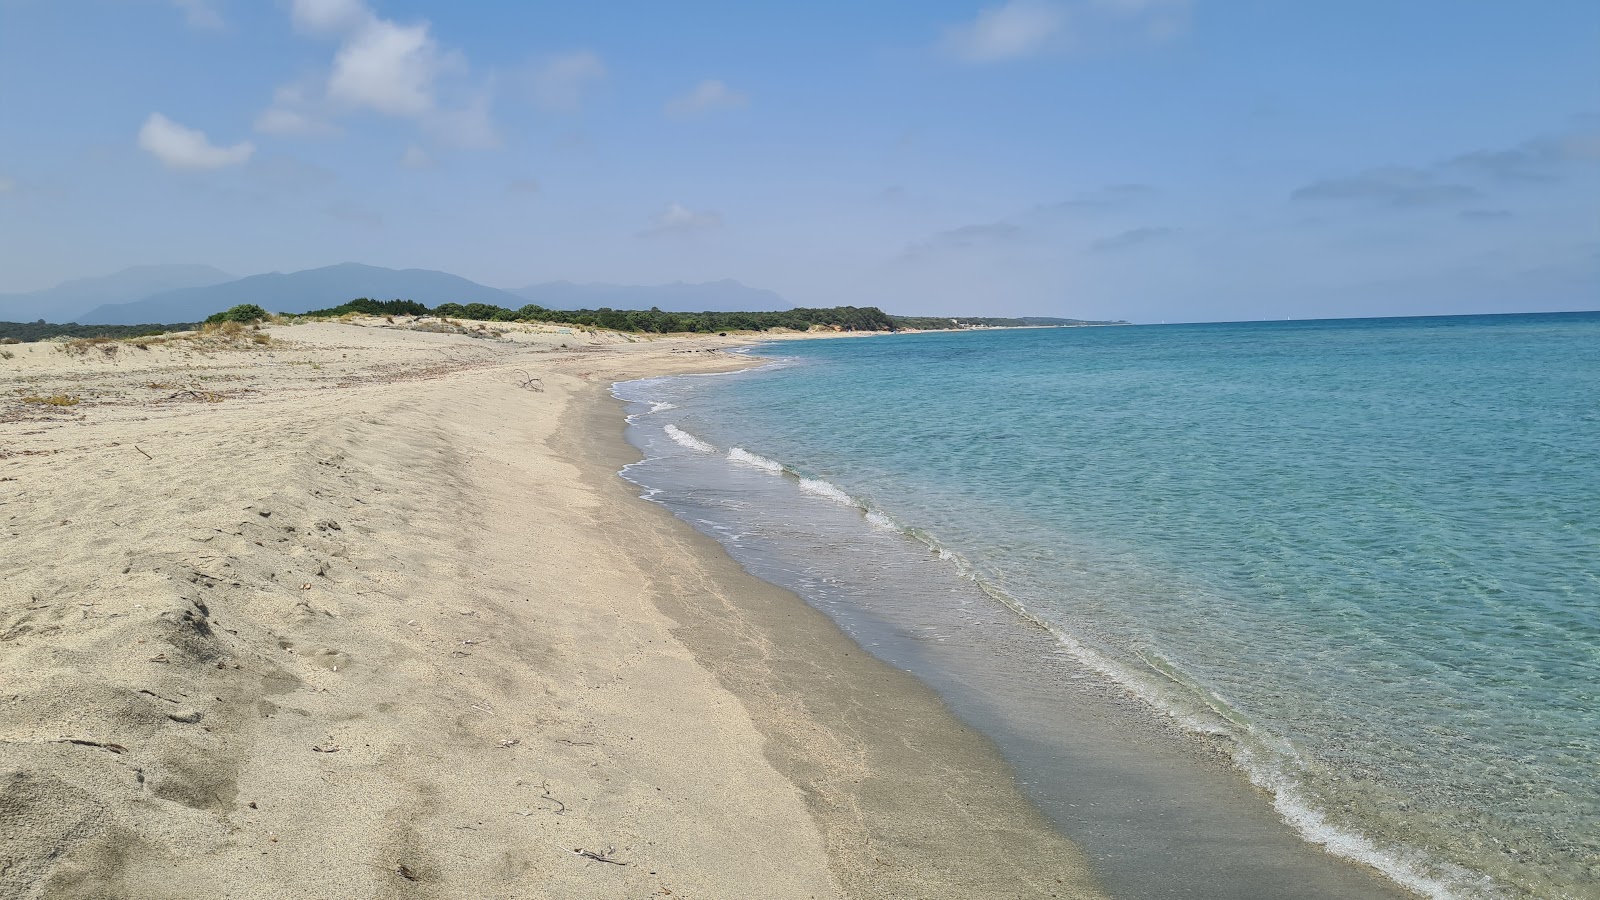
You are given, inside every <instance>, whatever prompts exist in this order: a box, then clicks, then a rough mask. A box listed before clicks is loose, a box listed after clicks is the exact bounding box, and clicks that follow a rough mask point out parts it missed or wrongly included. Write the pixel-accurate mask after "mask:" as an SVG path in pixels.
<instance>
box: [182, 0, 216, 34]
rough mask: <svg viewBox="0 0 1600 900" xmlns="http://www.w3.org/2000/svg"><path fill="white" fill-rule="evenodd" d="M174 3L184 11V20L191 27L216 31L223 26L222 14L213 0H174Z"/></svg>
mask: <svg viewBox="0 0 1600 900" xmlns="http://www.w3.org/2000/svg"><path fill="white" fill-rule="evenodd" d="M172 5H173V6H176V7H177V8H178V9H180V10H182V11H183V20H184V21H185V22H188V23H189V27H190V28H204V29H207V30H213V31H214V30H216V29H219V28H222V27H223V22H222V14H221V13H219V12H217V10H216V8H215V7H213V6H212V5H211V0H172Z"/></svg>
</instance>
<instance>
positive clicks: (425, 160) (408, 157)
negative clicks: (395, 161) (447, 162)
mask: <svg viewBox="0 0 1600 900" xmlns="http://www.w3.org/2000/svg"><path fill="white" fill-rule="evenodd" d="M436 165H438V163H436V162H434V160H433V157H431V156H429V155H428V151H426V150H424V149H422V148H421V147H418V146H417V145H416V144H412V145H411V146H409V147H407V148H406V152H405V153H402V154H400V167H401V168H404V169H431V168H433V167H434V166H436Z"/></svg>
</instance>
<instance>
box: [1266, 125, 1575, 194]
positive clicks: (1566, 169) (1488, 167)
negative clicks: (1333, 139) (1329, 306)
mask: <svg viewBox="0 0 1600 900" xmlns="http://www.w3.org/2000/svg"><path fill="white" fill-rule="evenodd" d="M1596 164H1600V129H1594V128H1592V127H1591V128H1586V129H1580V130H1574V131H1570V132H1567V133H1565V134H1560V135H1557V136H1554V137H1549V136H1546V137H1539V138H1534V139H1532V140H1527V141H1523V142H1522V143H1520V144H1518V145H1516V146H1514V147H1509V148H1498V149H1484V150H1473V151H1470V152H1468V153H1461V154H1458V155H1456V156H1453V157H1450V158H1448V159H1445V160H1441V161H1438V162H1434V163H1431V164H1428V165H1423V166H1378V167H1375V168H1370V169H1367V170H1365V171H1362V172H1357V173H1355V174H1353V175H1342V176H1335V177H1331V178H1323V179H1320V180H1317V181H1313V182H1311V183H1310V184H1307V185H1305V186H1303V187H1301V188H1299V189H1297V190H1295V191H1294V192H1293V193H1292V194H1291V195H1290V198H1291V199H1292V200H1295V201H1296V202H1302V203H1304V202H1328V201H1334V202H1344V203H1348V204H1355V205H1365V206H1368V207H1373V208H1381V209H1391V210H1403V209H1422V208H1430V207H1450V206H1460V205H1462V204H1466V203H1470V202H1473V201H1476V200H1481V199H1482V198H1483V197H1484V194H1485V192H1486V191H1494V190H1498V189H1504V188H1515V187H1518V186H1525V185H1538V184H1551V183H1556V182H1559V181H1562V180H1564V179H1566V178H1567V177H1569V176H1571V175H1572V174H1573V173H1574V172H1575V171H1576V170H1578V169H1580V168H1583V167H1589V166H1594V165H1596Z"/></svg>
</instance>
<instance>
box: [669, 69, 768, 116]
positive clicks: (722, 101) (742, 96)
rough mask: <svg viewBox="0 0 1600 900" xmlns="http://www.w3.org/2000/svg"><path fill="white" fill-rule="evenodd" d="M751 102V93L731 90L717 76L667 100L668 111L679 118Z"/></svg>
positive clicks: (734, 107) (736, 106) (733, 107)
mask: <svg viewBox="0 0 1600 900" xmlns="http://www.w3.org/2000/svg"><path fill="white" fill-rule="evenodd" d="M749 102H750V95H749V94H746V93H743V92H741V91H735V90H731V89H730V88H729V87H728V86H727V85H726V84H723V83H722V82H720V81H718V80H717V79H715V78H708V79H706V80H705V81H702V82H700V83H699V84H697V85H695V87H694V90H692V91H690V92H689V93H687V94H684V95H683V96H681V97H675V98H673V99H672V100H669V101H667V107H666V112H667V115H669V116H677V117H679V118H682V117H686V116H694V115H700V114H702V113H708V112H712V111H714V110H719V109H737V108H739V107H741V106H744V105H746V104H748V103H749Z"/></svg>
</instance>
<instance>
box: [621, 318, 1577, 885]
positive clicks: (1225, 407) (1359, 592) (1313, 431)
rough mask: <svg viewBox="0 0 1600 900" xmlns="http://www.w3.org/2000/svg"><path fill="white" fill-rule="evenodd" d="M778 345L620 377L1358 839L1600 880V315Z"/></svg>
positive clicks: (1466, 873)
mask: <svg viewBox="0 0 1600 900" xmlns="http://www.w3.org/2000/svg"><path fill="white" fill-rule="evenodd" d="M759 352H760V353H762V354H763V355H768V356H773V357H775V358H779V359H780V360H781V361H780V363H779V364H777V365H774V366H772V367H769V368H766V369H761V370H757V371H753V372H748V373H743V374H739V375H736V376H728V377H699V378H680V379H666V380H662V379H657V380H652V381H649V382H643V383H635V384H633V385H630V386H626V388H625V389H624V390H623V391H622V393H623V396H625V397H628V398H630V399H635V400H638V401H641V402H651V401H653V402H655V403H656V404H657V406H656V407H655V411H654V412H649V413H642V414H640V415H638V416H636V417H635V427H636V428H638V429H643V430H647V431H650V433H651V434H653V435H656V436H657V437H658V438H660V439H659V440H657V441H656V442H655V446H657V450H658V452H657V455H658V456H663V457H667V458H669V461H670V458H672V457H674V456H677V457H681V458H682V459H683V460H684V461H685V464H687V463H688V461H691V460H693V461H695V464H696V465H702V466H705V465H711V464H713V462H714V464H715V465H720V466H726V467H729V470H730V471H733V470H734V469H738V470H739V471H740V472H741V473H744V475H745V476H748V475H749V474H750V473H756V474H761V473H762V470H761V469H760V468H758V467H756V466H759V465H760V464H764V463H768V462H772V463H777V464H779V465H781V467H782V468H781V470H780V469H777V468H775V467H771V466H769V468H772V473H771V474H770V475H769V476H767V477H772V478H786V479H788V480H789V481H791V482H792V483H793V485H794V488H795V491H794V493H796V494H799V493H802V492H805V493H808V494H809V495H811V497H812V498H813V499H815V498H816V497H824V498H827V499H832V500H835V501H837V502H839V503H841V504H850V505H853V506H855V507H858V508H859V509H860V514H859V515H860V522H859V528H860V529H862V533H863V534H865V533H866V532H867V531H869V530H872V529H877V530H878V531H880V532H881V531H884V530H887V529H892V530H894V531H896V532H899V533H901V534H903V535H905V540H906V541H908V542H911V541H915V542H919V546H921V545H926V547H927V548H929V550H931V551H932V552H926V553H925V559H926V566H928V567H929V568H930V570H938V571H941V572H945V573H948V575H949V576H950V577H952V578H953V577H955V576H961V577H965V578H967V579H971V580H973V581H975V582H976V583H978V584H979V585H981V586H982V587H983V588H984V589H985V590H986V591H987V592H988V593H989V595H990V596H991V597H993V598H994V602H995V603H1001V604H1006V605H1010V606H1012V607H1014V608H1015V610H1016V612H1017V614H1018V615H1023V616H1027V617H1031V618H1034V619H1036V620H1038V621H1039V622H1041V623H1044V624H1046V625H1047V626H1048V627H1049V628H1050V629H1051V630H1052V631H1053V632H1054V633H1055V634H1056V636H1057V638H1058V639H1059V640H1060V642H1061V645H1062V646H1063V647H1066V648H1068V649H1069V650H1070V651H1071V652H1072V653H1074V654H1076V655H1077V656H1078V657H1079V658H1080V659H1082V660H1084V661H1086V662H1087V663H1088V664H1089V665H1090V666H1091V667H1093V668H1094V669H1096V670H1098V671H1099V672H1101V673H1102V674H1103V675H1105V676H1106V677H1109V678H1114V679H1116V680H1118V681H1120V682H1122V683H1124V684H1126V685H1128V686H1130V687H1131V688H1133V689H1134V690H1136V691H1138V692H1139V694H1140V695H1141V696H1142V697H1144V698H1145V700H1146V701H1147V702H1148V703H1149V704H1150V705H1151V706H1152V708H1153V709H1155V710H1158V711H1159V712H1160V714H1163V715H1170V716H1174V717H1177V718H1178V719H1180V720H1181V721H1183V722H1184V723H1185V724H1186V725H1187V726H1188V727H1191V728H1194V729H1197V730H1201V731H1206V732H1210V733H1216V734H1222V735H1225V736H1226V738H1227V739H1228V740H1229V741H1231V742H1232V746H1234V747H1235V751H1234V756H1235V759H1236V761H1237V762H1238V764H1239V765H1240V766H1241V768H1243V769H1244V770H1246V771H1247V772H1248V773H1249V775H1250V776H1251V778H1252V779H1253V780H1255V781H1256V782H1257V784H1259V785H1261V786H1263V787H1266V788H1268V789H1269V790H1271V791H1272V792H1273V795H1274V796H1275V797H1276V805H1277V807H1278V810H1279V812H1280V813H1281V814H1282V815H1283V816H1284V817H1285V818H1286V819H1287V820H1289V821H1290V822H1291V823H1292V824H1294V825H1295V826H1296V827H1297V828H1299V829H1300V830H1301V831H1302V833H1304V834H1306V835H1307V836H1308V837H1310V838H1312V839H1314V840H1319V841H1328V842H1330V843H1331V845H1332V847H1333V849H1335V850H1337V851H1339V852H1342V853H1345V854H1346V855H1349V856H1352V857H1356V858H1359V859H1362V860H1364V861H1367V862H1370V863H1374V864H1377V865H1380V866H1382V867H1384V868H1385V869H1386V870H1387V871H1389V872H1390V874H1392V875H1394V876H1395V877H1397V878H1400V879H1402V880H1406V881H1408V883H1410V884H1412V885H1413V886H1420V887H1421V888H1422V889H1423V890H1425V891H1427V892H1430V893H1434V894H1435V895H1438V896H1449V895H1457V896H1475V895H1503V896H1512V897H1518V896H1537V897H1593V896H1600V887H1597V885H1600V314H1552V315H1527V316H1475V317H1443V318H1427V319H1381V320H1343V321H1326V322H1275V323H1243V324H1216V325H1189V326H1140V327H1117V328H1077V329H1045V330H1021V331H989V332H976V333H971V332H969V333H956V334H922V335H899V336H890V337H873V338H862V339H849V340H808V341H789V342H782V343H774V344H769V345H766V346H764V347H763V348H761V350H760V351H759ZM666 404H670V406H668V405H666ZM669 425H670V426H671V430H670V432H669V431H668V430H667V426H669ZM666 438H671V440H666ZM697 442H698V444H699V446H696V443H697ZM735 448H737V449H735ZM730 454H731V456H730ZM753 464H754V465H753ZM644 483H646V484H647V485H648V484H649V482H648V479H646V480H645V481H644ZM738 502H748V501H747V500H742V501H738ZM713 506H714V504H713ZM796 509H799V508H798V507H797V508H796ZM790 514H798V513H795V512H794V511H793V510H791V511H789V512H788V513H786V515H790ZM703 515H707V516H711V517H712V518H716V513H715V512H714V511H713V512H709V513H704V512H703ZM730 521H731V519H730ZM740 527H744V528H750V527H753V526H750V525H748V524H744V525H741V526H740ZM799 552H804V548H800V551H799ZM838 567H839V569H840V572H841V574H840V575H839V577H840V578H849V577H850V575H849V573H848V571H847V570H848V564H847V563H839V564H838Z"/></svg>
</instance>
